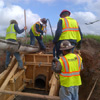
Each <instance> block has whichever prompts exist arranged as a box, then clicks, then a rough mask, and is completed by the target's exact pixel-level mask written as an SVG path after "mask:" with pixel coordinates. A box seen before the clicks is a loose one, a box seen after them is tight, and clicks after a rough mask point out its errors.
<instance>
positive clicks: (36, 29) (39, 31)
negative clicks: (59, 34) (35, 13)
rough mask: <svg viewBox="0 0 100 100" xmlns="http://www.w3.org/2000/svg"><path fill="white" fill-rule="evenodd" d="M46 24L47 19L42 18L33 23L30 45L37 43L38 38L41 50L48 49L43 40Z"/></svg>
mask: <svg viewBox="0 0 100 100" xmlns="http://www.w3.org/2000/svg"><path fill="white" fill-rule="evenodd" d="M46 24H47V19H45V18H42V19H40V20H39V21H38V22H36V23H35V24H34V25H32V27H31V29H30V32H29V33H30V45H32V46H33V45H34V44H35V38H36V39H37V40H38V43H39V46H40V50H46V47H45V45H44V43H43V41H42V39H43V33H46V30H44V29H46Z"/></svg>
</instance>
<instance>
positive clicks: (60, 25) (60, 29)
mask: <svg viewBox="0 0 100 100" xmlns="http://www.w3.org/2000/svg"><path fill="white" fill-rule="evenodd" d="M79 32H80V35H81V40H80V41H79V42H78V47H79V48H80V45H81V41H82V38H83V35H82V32H81V29H80V27H79ZM61 33H62V20H59V21H58V24H57V30H56V32H55V37H54V40H53V43H57V41H58V40H59V37H60V35H61ZM69 41H70V42H73V43H75V44H76V41H75V40H72V39H69Z"/></svg>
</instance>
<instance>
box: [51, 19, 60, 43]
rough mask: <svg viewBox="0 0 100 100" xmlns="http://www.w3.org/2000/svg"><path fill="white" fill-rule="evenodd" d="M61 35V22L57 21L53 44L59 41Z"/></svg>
mask: <svg viewBox="0 0 100 100" xmlns="http://www.w3.org/2000/svg"><path fill="white" fill-rule="evenodd" d="M61 33H62V20H59V21H58V24H57V30H56V33H55V37H54V40H53V43H56V42H57V41H58V40H59V37H60V35H61Z"/></svg>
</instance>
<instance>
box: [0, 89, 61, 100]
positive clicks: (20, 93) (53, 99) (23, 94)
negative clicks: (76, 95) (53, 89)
mask: <svg viewBox="0 0 100 100" xmlns="http://www.w3.org/2000/svg"><path fill="white" fill-rule="evenodd" d="M0 93H3V94H12V95H19V96H26V97H33V98H42V99H49V100H60V98H59V97H58V96H48V95H40V94H33V93H25V92H24V93H23V92H18V91H7V90H0Z"/></svg>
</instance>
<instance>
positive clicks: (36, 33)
mask: <svg viewBox="0 0 100 100" xmlns="http://www.w3.org/2000/svg"><path fill="white" fill-rule="evenodd" d="M36 24H38V25H39V29H40V28H41V27H40V23H39V22H36V23H35V24H34V25H33V26H32V27H31V29H32V32H33V34H34V36H40V32H37V31H36ZM42 30H43V27H42Z"/></svg>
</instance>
